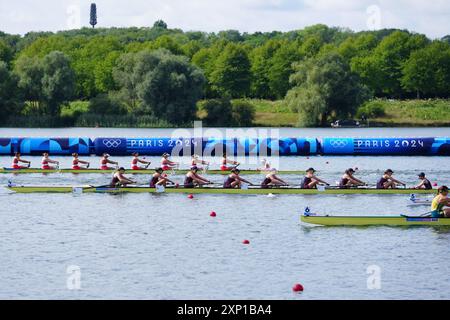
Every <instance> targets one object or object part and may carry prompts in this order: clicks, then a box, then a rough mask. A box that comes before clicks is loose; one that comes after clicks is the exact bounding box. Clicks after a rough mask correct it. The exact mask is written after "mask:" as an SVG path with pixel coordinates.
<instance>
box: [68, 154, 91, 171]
mask: <svg viewBox="0 0 450 320" xmlns="http://www.w3.org/2000/svg"><path fill="white" fill-rule="evenodd" d="M72 157H73V160H72V170H84V169H89V165H90V163H89V162H87V161H83V160H80V159H78V153H72ZM80 164H84V165H86V167H80Z"/></svg>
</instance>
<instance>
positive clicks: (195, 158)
mask: <svg viewBox="0 0 450 320" xmlns="http://www.w3.org/2000/svg"><path fill="white" fill-rule="evenodd" d="M199 158H200V157H199V156H198V155H196V154H194V155H193V156H192V161H191V167H197V168H198V169H199V170H203V168H202V167H199V166H198V165H199V164H203V165H205V166H206V167H208V166H209V162H208V161H205V160H203V159H199Z"/></svg>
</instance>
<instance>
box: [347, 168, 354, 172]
mask: <svg viewBox="0 0 450 320" xmlns="http://www.w3.org/2000/svg"><path fill="white" fill-rule="evenodd" d="M345 173H355V170H354V169H353V168H349V169H347V170H345Z"/></svg>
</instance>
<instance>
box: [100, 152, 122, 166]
mask: <svg viewBox="0 0 450 320" xmlns="http://www.w3.org/2000/svg"><path fill="white" fill-rule="evenodd" d="M108 164H115V165H116V167H117V166H118V165H119V163H118V162H116V161H111V160H109V154H107V153H104V154H103V156H102V160H100V170H114V169H116V168H114V167H109V166H108Z"/></svg>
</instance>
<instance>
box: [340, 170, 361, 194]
mask: <svg viewBox="0 0 450 320" xmlns="http://www.w3.org/2000/svg"><path fill="white" fill-rule="evenodd" d="M354 174H355V170H354V169H353V168H350V169H347V170H345V173H344V175H343V176H342V178H341V181H340V182H339V188H343V189H345V188H350V187H357V186H365V185H366V183H365V182H363V181H361V180H359V179H357V178H356V177H355V176H354Z"/></svg>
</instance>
